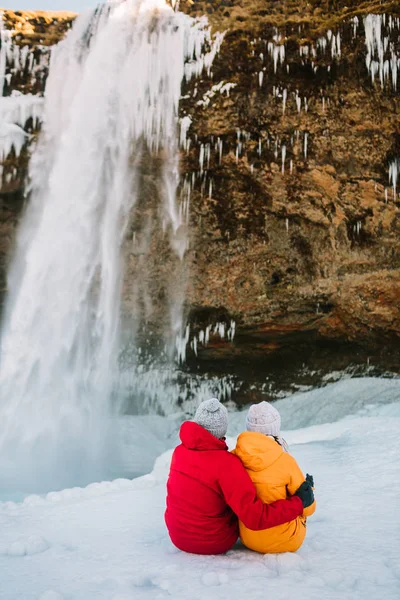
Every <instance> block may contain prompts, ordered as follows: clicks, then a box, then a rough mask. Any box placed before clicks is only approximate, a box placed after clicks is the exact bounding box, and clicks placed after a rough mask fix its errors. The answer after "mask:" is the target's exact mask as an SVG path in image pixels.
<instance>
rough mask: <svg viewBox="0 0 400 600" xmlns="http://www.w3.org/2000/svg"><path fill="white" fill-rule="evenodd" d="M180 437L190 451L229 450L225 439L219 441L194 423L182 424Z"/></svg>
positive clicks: (186, 422)
mask: <svg viewBox="0 0 400 600" xmlns="http://www.w3.org/2000/svg"><path fill="white" fill-rule="evenodd" d="M179 437H180V438H181V442H182V444H183V445H184V446H185V447H186V448H188V450H228V446H227V445H226V443H225V439H222V440H219V439H218V438H216V437H215V436H213V435H212V434H211V433H210V432H209V431H207V429H204V427H202V426H201V425H199V424H198V423H195V422H194V421H185V422H184V423H182V425H181V430H180V432H179Z"/></svg>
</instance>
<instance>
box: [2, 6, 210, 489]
mask: <svg viewBox="0 0 400 600" xmlns="http://www.w3.org/2000/svg"><path fill="white" fill-rule="evenodd" d="M220 41H221V39H220V38H217V39H216V41H215V42H214V41H213V40H212V39H211V36H210V31H209V28H208V25H207V22H206V20H205V19H198V20H194V19H191V18H190V17H188V16H186V15H183V14H181V13H176V12H174V11H173V10H172V8H171V7H169V6H167V5H166V3H165V2H164V1H163V0H126V1H123V2H109V3H107V4H106V5H104V6H102V7H101V8H98V9H97V10H95V11H94V12H87V13H84V14H83V15H81V16H79V17H78V19H77V20H76V22H75V24H74V26H73V29H72V30H71V31H70V32H69V34H68V35H67V37H66V39H65V40H64V41H63V42H61V43H60V44H59V45H58V46H57V47H56V48H55V49H54V50H53V51H52V56H51V63H50V73H49V78H48V81H47V86H46V92H45V105H44V115H43V128H42V132H41V135H40V138H39V141H38V143H37V146H36V148H35V151H34V153H33V156H32V159H31V164H30V175H29V177H30V185H29V202H28V206H27V210H26V214H25V215H24V219H23V223H22V226H21V229H20V231H19V234H18V239H17V248H16V252H15V257H14V260H13V262H12V265H11V267H10V273H9V285H8V298H7V304H6V309H5V315H4V318H3V325H2V331H1V362H0V421H1V429H0V480H1V485H2V486H5V487H8V488H10V487H14V488H15V487H18V486H19V487H21V486H25V488H28V489H33V488H38V489H40V488H45V487H49V486H51V487H53V488H54V487H56V486H57V487H60V486H65V485H71V484H77V483H79V484H80V483H85V482H87V481H90V480H92V481H93V480H94V479H96V478H99V477H105V476H108V474H109V469H112V468H114V466H115V464H117V462H118V456H117V455H118V451H117V448H116V447H115V443H114V441H113V440H115V437H116V436H115V434H114V431H113V427H112V424H113V422H114V420H115V419H114V417H115V416H116V414H117V413H118V402H117V400H116V399H115V398H114V399H113V387H114V381H115V378H116V377H117V375H116V374H117V371H118V364H117V362H118V353H119V347H120V323H121V315H120V312H121V311H120V305H121V289H122V285H123V265H122V263H123V261H122V255H123V247H124V244H126V240H127V239H128V238H129V235H130V233H129V232H130V228H132V222H131V221H132V215H134V214H135V210H136V208H137V205H138V201H139V199H140V198H141V190H140V186H141V183H140V182H141V170H142V168H143V163H144V162H146V161H147V158H148V157H149V156H154V155H157V156H158V157H159V160H160V162H161V167H160V171H161V173H160V175H159V181H160V190H159V191H158V194H157V198H158V199H159V206H158V209H157V210H158V214H159V215H161V216H160V223H161V225H162V228H163V231H164V237H166V239H167V241H168V244H169V247H170V250H171V254H173V255H174V256H175V262H174V265H175V267H174V268H175V270H178V271H179V269H180V267H179V265H180V264H182V259H183V257H184V254H185V251H186V249H187V246H188V238H187V231H186V228H185V221H186V218H185V215H183V213H182V210H180V207H179V206H178V205H177V201H176V192H177V187H178V184H179V173H178V142H179V140H178V139H177V118H178V104H179V98H180V93H181V84H182V81H183V79H184V78H186V80H188V79H190V78H191V77H192V76H197V75H199V74H200V73H201V72H202V71H203V69H204V68H208V69H209V68H210V65H211V62H212V60H213V58H214V56H215V53H216V51H217V50H218V44H219V43H220ZM203 48H206V49H207V52H206V53H205V54H203V53H202V52H203ZM142 196H143V194H142ZM141 201H143V198H142V199H141ZM128 229H129V231H128ZM133 229H134V224H133ZM133 242H134V240H133ZM133 242H132V243H133ZM150 251H151V249H149V248H147V249H146V252H150ZM158 261H160V257H158ZM144 264H146V262H145V263H144ZM142 269H143V264H142ZM138 273H139V275H140V271H139V272H138ZM139 275H138V280H137V281H135V282H133V285H134V287H135V288H136V291H137V290H139V291H138V292H137V293H138V294H139V296H140V289H141V281H140V279H139ZM181 303H182V294H178V295H177V300H176V302H172V303H170V305H169V312H170V315H171V319H173V321H174V322H171V324H170V330H172V331H173V332H174V333H176V332H177V331H178V330H179V329H180V328H182V323H181V318H180V315H181Z"/></svg>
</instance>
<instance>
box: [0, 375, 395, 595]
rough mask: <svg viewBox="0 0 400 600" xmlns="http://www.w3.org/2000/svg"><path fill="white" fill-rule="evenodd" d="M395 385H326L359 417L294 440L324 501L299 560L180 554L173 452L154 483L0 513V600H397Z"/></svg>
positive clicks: (302, 432)
mask: <svg viewBox="0 0 400 600" xmlns="http://www.w3.org/2000/svg"><path fill="white" fill-rule="evenodd" d="M399 384H400V382H399V381H397V382H395V381H391V393H390V394H388V393H387V385H388V384H387V382H384V381H380V380H370V381H369V385H368V390H372V388H374V389H375V397H376V398H378V395H379V397H381V393H385V390H386V393H387V395H386V403H385V404H381V405H379V403H375V404H374V405H372V403H370V397H369V395H368V394H366V390H365V389H364V385H365V383H363V382H362V381H361V382H358V384H357V382H356V383H355V382H354V381H350V382H339V384H334V385H333V386H329V388H326V394H327V396H326V397H328V398H329V394H331V393H332V392H334V391H335V389H336V392H338V391H340V392H341V393H343V394H347V398H348V401H349V402H351V401H353V403H354V405H356V406H357V407H358V408H360V409H361V412H359V414H358V415H351V416H347V417H345V418H343V419H341V420H338V421H336V422H334V423H329V424H315V425H311V426H309V427H307V428H303V429H297V430H293V431H290V432H288V434H287V439H288V441H289V442H290V443H291V444H292V446H291V450H292V452H293V454H294V455H295V456H296V458H297V459H298V461H299V463H300V465H301V466H302V467H303V469H304V470H307V471H308V472H311V473H312V474H313V475H314V478H315V481H316V494H317V498H318V510H317V513H316V514H315V516H314V517H312V518H311V519H310V520H309V526H308V527H309V529H308V536H307V538H306V542H305V544H304V546H303V547H302V548H301V549H300V551H299V552H298V553H297V554H288V555H280V556H274V555H270V556H267V557H264V556H262V555H258V554H255V553H253V552H250V551H248V550H246V549H243V548H241V547H240V546H238V548H237V549H234V550H232V551H231V552H229V553H228V554H227V555H226V556H221V557H197V556H193V555H185V554H183V553H181V552H178V551H176V550H175V549H174V548H173V546H172V545H171V543H170V542H169V540H168V536H167V534H166V531H165V527H164V523H163V511H164V504H165V480H166V477H167V473H168V464H169V459H170V456H171V452H167V453H165V454H163V455H162V456H161V457H160V458H159V459H158V460H157V462H156V466H155V468H154V470H153V472H152V473H151V474H150V475H147V476H144V477H141V478H138V479H135V480H133V481H128V480H119V481H115V482H113V483H107V482H106V483H102V484H92V485H91V486H89V487H87V488H85V489H74V490H65V491H63V492H57V493H50V494H48V495H47V496H46V497H39V496H36V497H35V496H30V497H28V498H26V499H25V501H24V502H23V503H19V504H15V503H2V504H0V531H1V538H0V599H1V600H14V599H15V600H16V599H19V600H31V599H32V600H33V599H35V600H37V599H39V598H40V599H41V600H62V599H66V600H91V599H99V600H102V599H107V600H128V599H131V600H141V599H143V600H146V599H147V598H149V599H152V600H162V599H167V598H173V599H177V600H179V599H185V600H186V599H187V600H203V599H204V598H207V599H208V600H214V599H215V600H217V599H218V600H220V599H221V600H223V599H227V600H228V599H229V600H231V599H236V598H237V599H241V598H249V599H250V598H252V599H253V598H254V599H260V600H261V598H262V599H265V598H274V600H284V599H289V598H290V599H291V598H293V597H297V598H304V599H307V600H317V599H318V600H319V599H320V598H324V599H326V600H330V599H335V600H336V599H337V600H339V599H340V600H347V599H349V600H350V599H351V600H353V599H360V600H361V599H364V598H377V599H380V598H382V599H383V598H384V599H385V600H392V599H393V600H395V599H396V600H397V599H398V598H399V597H400V558H399V557H400V542H399V540H400V517H399V497H400V483H399V480H400V469H399V456H400V442H399V437H400V436H399V433H400V403H399V402H398V395H397V394H396V390H397V391H398V390H399V389H400V388H399ZM335 386H338V387H336V388H335ZM371 394H372V392H371ZM300 396H301V395H298V396H296V402H295V406H296V411H297V410H298V408H299V402H301V400H300V399H299V398H300ZM363 398H364V400H363ZM391 400H392V402H391ZM290 401H291V399H288V401H287V403H290ZM303 401H304V404H303V411H304V413H305V414H308V419H309V422H314V423H318V421H319V419H318V418H317V416H316V415H317V412H318V410H317V409H318V407H319V406H320V403H321V397H320V391H319V390H316V391H315V392H312V393H310V392H309V393H307V394H304V395H303ZM283 402H286V401H283ZM283 406H284V405H283ZM281 408H282V407H281ZM285 410H286V409H285ZM288 410H289V409H288ZM282 412H284V411H283V410H282ZM339 412H340V411H339ZM345 412H347V411H345ZM337 416H339V414H337ZM239 417H240V418H239ZM239 417H237V416H236V415H233V417H232V423H235V420H237V422H239V420H240V419H241V418H242V417H243V414H242V415H240V416H239ZM313 419H314V420H313Z"/></svg>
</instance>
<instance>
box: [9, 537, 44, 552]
mask: <svg viewBox="0 0 400 600" xmlns="http://www.w3.org/2000/svg"><path fill="white" fill-rule="evenodd" d="M49 548H50V545H49V543H48V542H47V541H46V540H45V539H44V538H42V536H40V535H31V536H30V537H28V538H27V539H19V540H17V541H16V542H12V543H11V544H8V545H4V546H0V554H2V555H4V556H33V555H34V554H41V553H42V552H46V550H48V549H49Z"/></svg>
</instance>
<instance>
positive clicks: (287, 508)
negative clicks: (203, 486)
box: [219, 455, 303, 531]
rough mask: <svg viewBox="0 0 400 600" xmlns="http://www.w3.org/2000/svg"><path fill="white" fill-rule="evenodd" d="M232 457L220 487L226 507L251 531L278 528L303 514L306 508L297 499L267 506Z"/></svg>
mask: <svg viewBox="0 0 400 600" xmlns="http://www.w3.org/2000/svg"><path fill="white" fill-rule="evenodd" d="M230 457H231V459H230V461H229V465H227V467H228V468H226V469H224V470H223V471H221V474H220V479H219V483H220V487H221V491H222V493H223V495H224V498H225V501H226V503H227V504H228V505H229V506H230V507H231V509H232V510H233V512H234V513H235V514H236V515H237V517H238V518H239V520H240V521H242V523H243V524H244V525H245V526H246V527H247V528H248V529H252V530H254V531H259V530H262V529H269V528H270V527H276V526H277V525H282V524H283V523H288V522H289V521H293V520H294V519H297V517H299V516H300V515H301V514H302V513H303V504H302V502H301V500H300V498H298V497H297V496H294V497H293V498H289V499H288V500H278V501H276V502H273V503H272V504H264V503H263V502H262V501H261V500H260V499H259V498H258V497H257V493H256V488H255V487H254V484H253V482H252V481H251V479H250V476H249V475H248V473H247V471H246V469H245V468H244V466H243V465H242V463H241V462H240V459H239V458H237V457H236V456H233V455H230Z"/></svg>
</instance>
